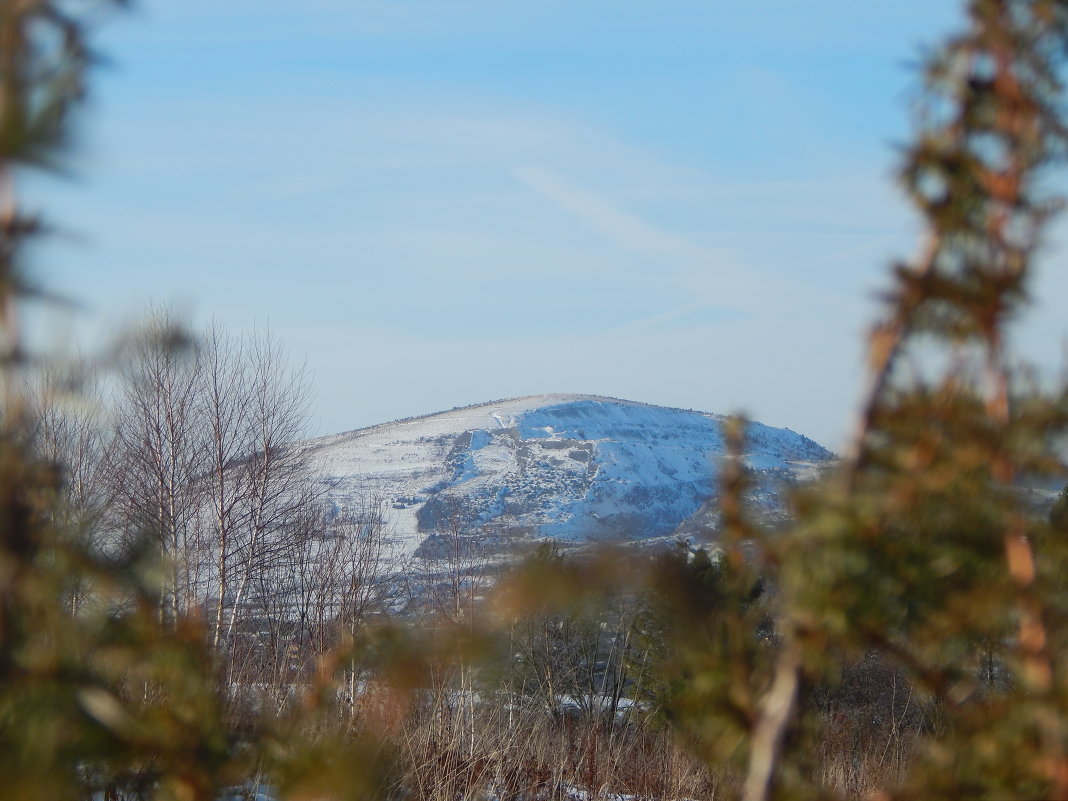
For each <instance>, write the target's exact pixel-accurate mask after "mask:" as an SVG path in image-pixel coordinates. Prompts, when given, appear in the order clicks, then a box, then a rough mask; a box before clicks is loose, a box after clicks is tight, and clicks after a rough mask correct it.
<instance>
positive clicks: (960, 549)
mask: <svg viewBox="0 0 1068 801" xmlns="http://www.w3.org/2000/svg"><path fill="white" fill-rule="evenodd" d="M1066 47H1068V4H1065V3H1063V2H1050V1H1049V0H974V1H973V2H971V3H969V4H968V8H967V24H966V28H965V30H964V32H962V33H961V34H959V35H957V36H955V37H953V38H951V39H950V40H949V41H947V42H946V43H945V44H944V45H943V46H942V47H941V48H939V49H937V50H936V51H934V52H933V53H932V54H931V55H930V57H929V58H928V59H927V62H926V64H925V67H924V73H923V79H924V89H925V94H924V97H923V100H922V102H921V104H920V108H919V112H920V113H919V120H918V122H919V125H918V131H917V134H916V138H915V142H914V143H913V144H912V145H911V146H910V147H909V148H908V149H907V150H906V152H905V156H904V165H903V168H902V171H901V179H902V183H903V185H904V187H905V188H906V190H907V191H908V194H909V196H910V198H911V199H912V202H913V204H914V205H915V207H916V209H917V211H918V212H919V213H920V214H921V216H922V218H923V220H924V223H925V227H926V233H925V241H924V245H923V248H922V250H921V253H920V255H919V256H918V257H917V258H916V259H915V260H914V261H911V262H905V263H901V264H898V265H896V266H895V267H894V270H893V283H892V286H891V288H890V289H889V291H888V292H887V294H886V297H885V311H884V314H883V318H882V320H881V321H880V322H879V324H878V325H877V326H876V327H875V328H874V330H873V332H872V335H871V339H870V346H869V355H870V371H871V382H870V387H869V389H868V394H867V397H866V399H865V402H864V405H863V409H862V414H861V419H860V423H859V426H858V431H857V433H856V437H855V442H854V448H853V451H852V453H850V454H849V455H848V456H847V458H846V460H845V464H844V466H843V469H842V471H841V475H840V476H838V477H837V479H835V480H834V481H832V482H831V483H829V484H828V485H826V486H824V487H821V488H819V489H818V490H815V491H811V492H807V493H805V494H804V495H803V496H802V497H800V498H799V500H798V513H799V520H798V523H797V525H796V527H795V528H794V529H793V530H792V531H791V532H790V533H789V536H787V537H786V538H785V539H784V541H783V542H782V543H781V547H780V548H779V549H778V557H777V558H778V559H779V562H780V564H781V565H782V573H781V580H782V589H783V597H784V599H785V600H784V603H783V615H784V617H783V621H784V622H783V626H784V636H785V638H786V640H787V642H788V643H789V645H788V646H787V647H785V648H784V649H783V652H782V655H781V656H780V659H779V667H780V670H782V671H784V672H785V673H786V674H791V673H794V672H795V671H797V672H799V674H800V675H801V676H802V677H804V678H806V679H808V680H812V681H826V680H828V678H829V677H832V676H833V673H834V671H835V670H837V669H838V666H839V665H840V664H842V661H843V660H847V659H854V660H856V659H861V658H863V657H865V655H868V654H870V653H872V652H876V653H879V654H881V655H882V656H883V657H884V658H886V659H887V660H889V661H890V662H891V663H892V664H894V665H896V666H898V667H899V668H900V669H901V670H902V671H904V675H906V676H907V677H908V679H909V680H910V682H912V683H913V684H914V686H915V688H916V690H917V692H919V693H920V694H921V696H922V697H923V698H925V699H926V701H927V702H930V703H934V704H936V705H937V708H938V709H939V710H941V712H942V714H943V715H944V717H943V725H942V726H941V727H940V730H938V731H935V732H932V733H930V734H929V736H926V737H925V738H924V739H923V741H922V743H921V744H920V746H919V747H918V748H917V749H916V755H915V762H914V764H913V768H912V770H911V772H910V775H909V776H908V777H907V778H906V780H905V781H904V782H903V783H902V784H901V786H900V787H897V788H894V787H884V788H882V790H883V791H885V792H894V793H900V794H901V795H902V796H903V797H968V798H971V797H998V798H1009V797H1019V798H1040V797H1046V798H1063V797H1068V754H1066V747H1068V706H1066V701H1068V699H1066V697H1065V691H1066V684H1065V682H1066V680H1068V675H1066V673H1065V670H1066V667H1068V666H1066V665H1065V651H1064V649H1063V647H1062V646H1063V644H1064V643H1063V640H1064V637H1065V633H1066V632H1065V628H1064V624H1065V613H1066V612H1068V606H1066V600H1068V599H1066V597H1065V592H1064V588H1063V581H1062V580H1061V578H1063V576H1064V572H1063V571H1064V566H1065V563H1066V558H1068V546H1066V543H1065V542H1064V541H1063V537H1062V536H1058V535H1057V534H1056V533H1055V532H1051V531H1050V529H1049V527H1048V526H1047V525H1046V523H1045V521H1042V520H1037V519H1034V516H1033V515H1031V514H1030V513H1029V512H1028V511H1027V509H1026V508H1025V505H1024V504H1023V503H1022V499H1021V497H1020V493H1019V490H1018V489H1017V487H1016V485H1017V482H1018V480H1019V479H1020V478H1021V477H1022V476H1025V475H1027V476H1035V475H1049V474H1051V473H1054V472H1056V471H1058V470H1060V469H1061V465H1060V463H1059V460H1058V458H1057V454H1056V453H1055V451H1054V447H1053V446H1054V443H1055V440H1056V438H1057V436H1058V435H1060V434H1062V433H1063V431H1064V429H1065V425H1066V423H1068V403H1066V399H1065V396H1064V394H1063V393H1061V394H1057V393H1054V394H1043V393H1041V392H1039V391H1038V390H1036V389H1034V388H1033V387H1031V386H1029V385H1028V383H1027V382H1026V381H1025V380H1023V378H1022V376H1024V375H1025V372H1024V370H1023V367H1022V366H1021V365H1018V364H1014V363H1013V362H1012V361H1011V360H1010V358H1009V357H1008V356H1007V345H1006V342H1007V339H1008V335H1009V324H1010V323H1011V322H1012V321H1013V320H1014V319H1015V318H1016V317H1017V316H1018V315H1019V314H1020V313H1021V312H1022V311H1023V309H1024V307H1025V305H1026V298H1027V287H1028V281H1029V279H1030V277H1031V273H1032V269H1033V263H1034V259H1035V253H1036V251H1037V249H1038V248H1039V246H1040V244H1041V242H1042V233H1043V231H1044V226H1045V224H1046V223H1047V220H1048V218H1049V216H1050V213H1051V211H1052V210H1053V209H1054V208H1055V206H1056V200H1057V199H1056V198H1053V197H1051V196H1049V195H1048V194H1047V193H1045V192H1044V191H1043V188H1042V187H1043V183H1042V179H1043V177H1044V175H1045V170H1046V169H1047V168H1048V167H1049V166H1050V165H1051V164H1052V163H1053V162H1054V160H1055V159H1057V158H1059V157H1060V156H1061V155H1062V154H1063V151H1064V145H1065V130H1064V126H1063V121H1062V114H1061V105H1062V104H1063V96H1062V87H1061V84H1060V81H1059V73H1060V71H1061V70H1062V68H1063V64H1064V56H1065V51H1066ZM1059 577H1060V578H1059ZM769 696H770V694H769ZM771 717H772V716H771V715H770V713H769V712H767V711H765V714H764V716H763V720H762V723H763V724H766V725H768V726H769V727H770V728H771V729H773V730H776V731H778V732H779V733H780V734H781V733H782V732H783V730H784V729H786V728H787V723H786V721H785V720H783V719H782V718H779V719H777V720H776V721H773V723H774V725H771V723H768V721H769V720H771ZM757 728H758V730H759V729H760V725H759V724H758V727H757ZM803 728H804V727H799V728H798V731H802V730H803ZM814 745H815V744H814V743H812V742H811V741H808V742H806V741H805V739H804V737H798V738H797V739H796V740H795V741H794V742H792V743H790V747H788V748H786V749H785V750H784V752H783V754H782V759H781V764H780V766H779V769H778V772H777V773H776V774H775V775H777V776H778V777H779V783H778V784H771V785H767V784H765V785H763V786H762V787H761V786H758V784H759V783H757V784H754V785H752V786H750V787H749V788H748V789H749V793H750V797H753V798H757V797H763V795H764V794H765V793H767V792H768V789H767V788H768V787H769V786H770V787H778V788H779V789H780V790H782V791H783V792H786V791H787V790H788V789H790V787H791V782H792V783H793V787H794V788H795V789H796V788H798V787H800V786H802V785H804V784H805V783H806V782H808V781H811V779H812V776H813V767H812V766H811V765H810V764H806V759H805V756H806V750H807V753H808V754H809V755H810V754H811V753H813V749H814ZM754 750H755V749H754ZM757 756H759V755H757ZM763 778H764V779H770V778H771V774H770V773H769V774H766V775H765V776H764V777H763Z"/></svg>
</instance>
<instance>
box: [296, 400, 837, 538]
mask: <svg viewBox="0 0 1068 801" xmlns="http://www.w3.org/2000/svg"><path fill="white" fill-rule="evenodd" d="M723 420H724V418H723V417H721V416H719V415H714V414H705V413H701V412H693V411H686V410H682V409H670V408H665V407H662V406H652V405H648V404H642V403H635V402H632V401H624V400H617V399H613V398H602V397H595V396H586V395H539V396H533V397H528V398H519V399H513V400H505V401H498V402H494V403H487V404H481V405H479V406H471V407H467V408H464V409H455V410H453V411H450V412H443V413H440V414H435V415H429V416H427V417H421V418H416V419H412V420H402V421H398V422H394V423H386V424H384V425H380V426H375V427H373V428H368V429H363V430H360V431H353V432H349V433H346V434H338V435H335V436H332V437H324V438H322V439H317V440H312V441H309V442H307V443H304V447H306V448H307V449H308V450H309V452H310V455H311V456H312V458H313V461H314V463H315V464H316V465H317V466H318V469H319V471H320V473H321V474H322V476H323V479H324V481H326V482H327V485H328V487H329V489H328V492H329V495H330V497H331V499H332V500H333V502H334V503H335V504H336V505H337V506H338V507H344V506H346V505H350V504H358V503H362V502H364V501H365V499H366V498H367V497H368V496H369V495H375V496H377V497H380V498H383V499H384V500H385V501H386V502H387V506H388V507H389V511H390V512H391V514H392V518H393V519H392V524H393V527H394V530H395V533H396V536H397V538H398V539H399V540H400V541H401V542H402V543H403V548H404V549H405V550H407V552H408V553H415V552H416V551H417V550H418V551H419V552H420V553H421V555H424V556H428V557H433V555H434V553H435V549H436V547H437V545H436V543H439V542H440V539H441V538H440V536H439V535H440V534H441V533H443V532H451V533H454V534H455V533H459V534H462V535H464V536H465V537H474V538H476V539H477V540H478V541H479V542H480V543H482V544H483V545H489V546H491V547H492V546H493V545H494V544H498V545H500V547H502V548H503V547H506V546H507V544H508V543H509V542H511V541H514V540H515V539H516V538H545V537H548V538H554V539H559V540H564V541H568V542H575V543H581V542H592V541H602V540H616V541H618V540H626V541H630V540H639V539H648V538H654V537H662V536H665V535H670V534H672V533H674V532H676V531H686V530H687V526H690V527H693V526H696V525H699V524H700V521H701V519H702V518H704V517H707V514H708V511H707V510H708V501H709V500H710V498H712V497H713V496H714V493H715V483H716V474H717V469H718V463H719V461H720V460H721V459H722V457H723V455H724V442H723V436H722V424H723ZM747 433H748V440H749V454H748V455H747V462H748V464H749V466H750V467H751V468H752V470H753V471H754V475H755V478H756V488H755V493H754V498H755V500H756V502H757V504H758V505H760V506H761V507H762V508H763V509H764V510H765V511H766V512H767V513H769V514H772V515H774V514H775V513H776V512H777V510H778V509H779V508H780V507H781V501H780V496H779V485H780V483H781V482H782V481H783V480H786V481H791V480H796V479H798V478H802V477H805V476H806V475H807V474H812V473H813V472H814V471H816V470H818V469H819V466H820V465H822V464H824V463H826V462H827V461H828V460H830V459H831V458H832V454H831V453H830V452H828V451H827V450H826V449H825V448H822V447H821V446H819V445H817V444H816V443H815V442H812V441H811V440H809V439H808V438H806V437H803V436H801V435H800V434H796V433H794V432H792V431H789V430H786V429H776V428H769V427H768V426H764V425H761V424H760V423H752V424H751V425H750V427H749V430H748V432H747ZM695 515H696V517H695ZM436 535H438V536H436Z"/></svg>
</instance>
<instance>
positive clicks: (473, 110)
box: [29, 0, 1068, 447]
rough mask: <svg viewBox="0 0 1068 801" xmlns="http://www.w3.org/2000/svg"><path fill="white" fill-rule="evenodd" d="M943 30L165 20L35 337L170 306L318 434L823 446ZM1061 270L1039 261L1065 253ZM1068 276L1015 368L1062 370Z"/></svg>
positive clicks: (293, 16)
mask: <svg viewBox="0 0 1068 801" xmlns="http://www.w3.org/2000/svg"><path fill="white" fill-rule="evenodd" d="M956 5H957V4H956V3H954V2H950V1H949V0H894V1H893V2H889V0H888V1H887V2H882V0H878V1H877V2H868V3H858V2H856V0H810V1H809V2H805V3H799V2H797V0H756V1H754V2H747V3H740V2H737V0H694V1H693V2H683V1H682V0H658V2H656V3H650V2H627V3H622V4H621V3H619V2H612V3H609V2H602V1H601V0H569V1H568V2H563V0H560V1H557V0H539V1H538V2H537V3H534V2H526V0H523V1H522V2H520V1H519V0H515V1H514V2H513V1H512V0H505V2H502V1H501V0H495V1H494V0H456V1H455V2H454V1H451V0H411V1H408V0H389V1H388V2H362V0H301V2H296V0H288V2H282V0H227V2H224V3H223V2H218V0H181V1H180V2H178V1H177V0H170V2H160V1H159V0H156V1H155V2H153V1H152V0H148V1H146V2H141V3H140V4H139V5H138V6H137V7H136V9H135V10H134V12H133V13H132V14H127V15H122V16H120V17H117V18H115V19H112V20H110V21H109V22H108V23H107V24H106V25H105V26H103V28H102V29H101V31H100V36H99V45H100V49H101V50H102V51H103V52H104V53H105V54H106V55H108V56H109V57H110V59H111V61H112V62H113V64H112V66H111V67H109V68H108V69H106V70H104V71H101V72H99V73H97V75H96V80H95V86H94V95H93V102H92V104H91V107H90V109H89V111H88V113H87V114H86V115H85V116H84V119H83V126H82V133H81V137H80V146H79V148H78V150H77V152H75V153H74V154H72V164H73V166H74V171H75V174H76V176H77V179H76V180H75V181H58V180H54V179H46V180H41V179H35V180H34V181H32V182H31V184H30V187H29V194H30V197H31V198H32V202H33V203H34V204H35V205H36V206H39V207H41V208H43V209H45V210H46V211H47V212H48V215H49V217H50V218H52V219H53V220H54V221H56V222H58V223H59V224H61V225H62V226H64V227H65V228H66V229H69V230H70V231H72V232H73V233H74V234H75V236H71V237H65V238H63V239H57V240H55V241H53V242H52V243H51V244H49V245H47V246H44V247H42V248H40V249H39V251H38V252H37V258H36V267H37V269H38V275H39V276H40V277H41V278H42V280H43V281H45V283H46V284H48V285H49V286H51V287H53V288H56V289H59V290H61V291H63V292H65V293H67V294H69V295H71V296H72V297H74V298H77V299H78V300H80V301H81V302H82V303H83V306H84V308H83V310H82V311H81V312H79V313H78V314H77V315H74V316H71V315H70V314H69V313H67V312H59V311H56V310H52V311H47V310H37V311H36V312H34V313H33V314H32V316H31V325H32V330H33V332H34V336H35V338H36V341H38V342H39V343H40V346H41V347H48V348H60V349H63V348H70V347H72V346H73V345H74V344H75V343H76V342H77V343H80V345H81V346H82V347H86V348H89V349H92V348H93V347H95V346H96V344H97V343H99V342H101V341H103V340H104V339H105V338H106V337H107V336H110V335H114V334H115V333H116V332H117V331H118V330H119V329H120V328H121V327H122V326H123V325H128V324H130V323H131V322H132V321H135V320H136V319H137V317H138V316H139V315H141V314H143V312H144V309H145V307H146V306H147V304H149V303H150V302H168V303H170V304H172V305H173V306H174V307H175V308H177V309H180V310H182V311H183V312H184V313H186V314H188V315H189V317H190V319H191V320H192V322H193V323H194V324H197V323H199V322H203V321H206V320H208V319H211V318H215V319H218V320H220V321H221V322H223V323H224V324H226V325H227V326H228V327H230V328H231V329H234V330H245V329H251V328H253V327H257V326H258V327H261V328H262V327H264V326H268V325H269V326H270V328H271V329H273V330H274V331H275V332H276V333H277V334H278V335H279V336H280V337H281V338H282V339H283V340H284V341H285V343H286V344H287V346H288V348H289V350H290V352H291V353H292V354H293V355H294V356H295V357H296V358H298V359H299V358H303V357H304V356H305V355H306V356H307V359H308V364H309V367H310V368H311V371H312V373H313V375H314V379H315V388H316V400H315V404H314V419H313V424H312V425H313V430H314V431H315V432H317V433H331V432H334V431H340V430H345V429H350V428H355V427H358V426H363V425H369V424H373V423H376V422H383V421H385V420H389V419H394V418H397V417H403V416H408V415H413V414H420V413H425V412H432V411H437V410H440V409H443V408H449V407H452V406H457V405H465V404H469V403H476V402H480V401H484V400H490V399H494V398H500V397H508V396H516V395H525V394H535V393H542V392H589V393H596V394H605V395H613V396H617V397H624V398H630V399H635V400H642V401H647V402H652V403H662V404H666V405H672V406H682V407H687V408H699V409H705V410H709V411H720V412H729V411H736V410H742V411H745V412H747V413H748V414H750V415H752V416H753V417H755V418H757V419H759V420H761V421H763V422H766V423H768V424H771V425H778V426H789V427H791V428H793V429H795V430H797V431H801V432H803V433H805V434H808V435H809V436H811V437H813V438H815V439H817V440H819V441H821V442H823V443H825V444H827V445H829V446H831V447H839V446H840V445H841V444H842V437H843V434H844V432H845V431H846V430H847V428H848V423H849V420H850V415H851V410H852V406H853V402H854V398H855V394H856V387H857V386H858V384H859V380H860V377H861V370H860V364H861V349H860V340H861V335H862V334H863V331H864V330H865V327H866V325H867V323H868V322H869V321H870V320H871V318H872V315H873V314H874V312H875V309H876V305H875V302H874V299H873V294H874V291H875V290H876V289H877V288H878V287H879V286H880V284H881V281H882V277H883V275H884V273H885V268H886V265H887V264H888V263H889V262H890V260H891V259H892V258H894V257H899V256H904V255H907V254H908V253H909V252H910V250H911V248H912V242H913V240H914V233H915V232H914V231H913V230H912V224H911V222H910V216H909V213H908V211H907V209H906V207H905V206H904V204H903V202H902V201H900V199H899V198H898V196H897V194H896V191H895V190H894V189H893V187H892V184H891V174H892V169H893V165H894V153H893V144H894V143H895V142H901V141H903V139H904V138H905V136H906V135H907V131H908V125H907V121H908V108H909V98H910V96H911V93H913V92H914V91H915V87H916V81H915V78H914V75H913V73H912V72H910V70H909V63H910V62H913V61H915V59H916V56H917V54H918V52H919V48H920V46H921V45H922V44H924V43H927V44H930V43H934V42H937V41H938V39H939V38H940V37H941V36H942V35H944V34H945V33H946V32H947V31H948V30H949V28H950V25H951V23H952V21H953V19H954V17H955V14H956V11H957V9H956ZM1051 252H1052V254H1053V255H1056V249H1055V248H1052V249H1051ZM1065 289H1068V286H1066V284H1065V281H1064V279H1057V278H1054V277H1052V274H1051V276H1050V277H1043V278H1042V280H1041V282H1040V284H1039V286H1038V291H1037V293H1036V294H1037V295H1038V299H1039V301H1044V302H1040V308H1039V312H1038V314H1037V315H1036V319H1035V321H1034V322H1033V323H1032V324H1031V326H1030V327H1029V328H1028V329H1027V330H1026V331H1025V332H1024V333H1023V334H1022V335H1021V337H1020V343H1021V347H1023V348H1025V349H1028V350H1029V351H1032V352H1034V353H1035V355H1036V358H1038V360H1039V361H1040V362H1042V363H1044V364H1057V363H1059V359H1060V356H1061V352H1062V345H1061V343H1062V341H1063V328H1064V327H1063V325H1062V324H1061V321H1060V320H1059V319H1058V313H1057V309H1056V306H1057V304H1056V303H1053V302H1051V300H1052V299H1055V298H1063V297H1064V296H1065V295H1064V291H1065Z"/></svg>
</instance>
